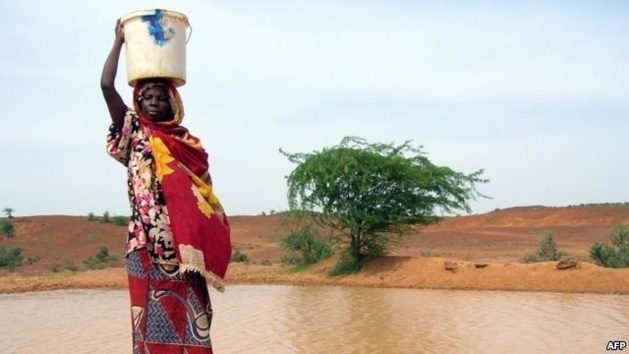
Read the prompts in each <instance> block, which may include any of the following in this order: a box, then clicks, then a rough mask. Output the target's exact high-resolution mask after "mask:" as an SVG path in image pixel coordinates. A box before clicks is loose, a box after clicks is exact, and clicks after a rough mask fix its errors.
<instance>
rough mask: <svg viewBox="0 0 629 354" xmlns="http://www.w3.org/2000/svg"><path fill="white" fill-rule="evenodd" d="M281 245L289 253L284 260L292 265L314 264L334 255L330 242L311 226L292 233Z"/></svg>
mask: <svg viewBox="0 0 629 354" xmlns="http://www.w3.org/2000/svg"><path fill="white" fill-rule="evenodd" d="M281 245H282V249H283V250H284V251H285V252H286V253H287V255H286V256H285V257H283V258H282V259H283V260H284V261H285V262H287V263H291V264H313V263H317V262H319V261H320V260H323V259H326V258H328V257H329V256H330V255H331V254H332V246H331V244H330V242H329V241H328V240H326V239H324V238H322V237H320V236H319V235H318V234H317V232H316V230H315V229H314V228H313V227H311V226H306V227H303V228H301V229H299V230H296V231H292V232H291V233H290V234H289V235H288V236H286V237H284V238H283V239H282V242H281Z"/></svg>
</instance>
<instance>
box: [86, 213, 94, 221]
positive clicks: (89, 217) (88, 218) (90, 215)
mask: <svg viewBox="0 0 629 354" xmlns="http://www.w3.org/2000/svg"><path fill="white" fill-rule="evenodd" d="M87 220H89V221H94V220H96V217H95V216H94V213H92V212H90V213H88V214H87Z"/></svg>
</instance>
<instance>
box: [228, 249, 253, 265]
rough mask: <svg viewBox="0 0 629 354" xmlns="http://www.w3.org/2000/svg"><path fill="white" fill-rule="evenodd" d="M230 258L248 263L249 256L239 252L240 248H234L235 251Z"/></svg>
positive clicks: (233, 260)
mask: <svg viewBox="0 0 629 354" xmlns="http://www.w3.org/2000/svg"><path fill="white" fill-rule="evenodd" d="M231 260H232V262H241V263H249V257H248V256H247V255H246V254H244V253H242V252H240V250H236V252H234V254H232V257H231Z"/></svg>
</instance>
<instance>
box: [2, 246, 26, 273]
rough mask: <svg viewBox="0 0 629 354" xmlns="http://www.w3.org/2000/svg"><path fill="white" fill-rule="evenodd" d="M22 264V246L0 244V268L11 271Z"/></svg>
mask: <svg viewBox="0 0 629 354" xmlns="http://www.w3.org/2000/svg"><path fill="white" fill-rule="evenodd" d="M21 265H22V248H20V247H18V246H8V247H4V246H0V268H7V269H9V270H11V271H13V270H15V268H17V267H20V266H21Z"/></svg>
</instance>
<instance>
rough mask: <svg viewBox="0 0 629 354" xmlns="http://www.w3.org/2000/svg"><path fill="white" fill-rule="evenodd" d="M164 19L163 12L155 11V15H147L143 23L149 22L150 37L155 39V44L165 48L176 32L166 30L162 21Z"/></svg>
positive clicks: (169, 29) (143, 18)
mask: <svg viewBox="0 0 629 354" xmlns="http://www.w3.org/2000/svg"><path fill="white" fill-rule="evenodd" d="M163 18H164V13H163V12H162V10H159V9H158V10H155V15H146V16H142V22H147V23H148V27H149V35H150V36H152V37H153V39H154V40H155V44H157V45H159V46H160V47H162V46H164V44H166V43H168V41H169V40H170V39H171V38H172V36H173V35H174V34H175V30H173V29H172V28H166V29H165V28H164V27H163V26H162V23H161V22H162V19H163Z"/></svg>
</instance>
